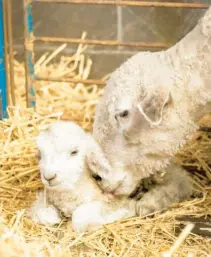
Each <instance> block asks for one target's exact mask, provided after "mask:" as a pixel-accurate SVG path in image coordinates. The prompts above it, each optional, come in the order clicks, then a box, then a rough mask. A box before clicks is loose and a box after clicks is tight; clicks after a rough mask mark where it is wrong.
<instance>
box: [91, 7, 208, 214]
mask: <svg viewBox="0 0 211 257" xmlns="http://www.w3.org/2000/svg"><path fill="white" fill-rule="evenodd" d="M210 111H211V7H210V8H209V9H208V11H206V13H205V15H204V17H203V18H202V19H201V20H200V21H199V22H198V24H197V25H196V27H195V28H194V29H193V30H192V31H191V32H190V33H189V34H188V35H186V36H185V37H184V38H183V39H182V40H181V41H180V42H178V43H177V44H176V45H175V46H173V47H171V48H170V49H168V50H166V51H160V52H155V53H151V52H140V53H138V54H137V55H135V56H133V57H131V58H130V59H129V60H127V61H126V62H125V63H123V64H122V65H121V66H120V67H119V68H118V69H117V70H116V71H115V72H114V73H113V74H112V75H111V78H110V79H109V81H108V83H107V86H106V88H105V92H104V95H103V97H102V98H101V100H100V102H99V104H98V106H97V110H96V116H95V122H94V131H93V137H94V138H95V140H96V141H97V142H98V143H99V145H100V146H101V148H102V151H103V152H104V154H105V157H106V158H107V159H108V161H109V162H110V164H111V166H112V167H113V169H112V170H111V171H110V172H109V173H108V175H107V176H106V177H105V176H104V174H103V173H101V171H100V170H99V173H98V175H100V176H102V180H101V181H99V185H100V187H101V188H102V189H104V190H105V191H108V192H112V193H114V194H115V195H129V194H131V193H132V192H133V191H134V190H135V188H136V187H137V186H138V184H139V183H140V181H141V180H142V179H143V178H146V177H149V176H152V177H153V179H154V180H155V181H157V182H158V185H157V186H155V187H154V188H153V189H152V190H150V191H149V192H148V193H146V194H144V196H143V197H142V199H140V202H139V204H138V208H139V214H140V215H143V214H148V213H151V212H152V211H158V210H160V209H163V208H166V207H168V206H169V205H171V204H172V203H174V202H179V201H182V200H184V199H185V198H187V197H188V196H190V195H191V191H192V186H191V182H190V180H189V178H188V176H187V174H186V173H185V171H184V170H183V169H182V168H181V167H180V166H178V165H176V164H175V163H174V156H175V154H176V153H177V151H178V150H179V149H180V148H181V147H182V146H183V145H184V144H185V143H186V142H187V140H189V139H190V138H191V136H192V135H193V134H194V132H195V131H196V130H197V129H198V125H197V121H198V120H199V119H200V118H201V117H202V116H203V115H204V114H206V113H208V112H210ZM113 175H115V178H116V179H114V178H113Z"/></svg>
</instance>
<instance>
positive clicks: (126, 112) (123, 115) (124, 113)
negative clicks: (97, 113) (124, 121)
mask: <svg viewBox="0 0 211 257" xmlns="http://www.w3.org/2000/svg"><path fill="white" fill-rule="evenodd" d="M128 114H129V111H127V110H125V111H123V112H122V113H120V114H119V116H120V117H121V118H126V117H127V116H128Z"/></svg>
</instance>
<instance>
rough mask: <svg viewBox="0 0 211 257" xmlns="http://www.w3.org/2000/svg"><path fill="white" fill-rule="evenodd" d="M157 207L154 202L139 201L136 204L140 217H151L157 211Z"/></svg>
mask: <svg viewBox="0 0 211 257" xmlns="http://www.w3.org/2000/svg"><path fill="white" fill-rule="evenodd" d="M156 209H157V208H156V206H155V205H154V203H153V202H147V201H144V200H139V201H138V202H137V203H136V214H137V215H138V216H140V217H143V216H146V215H150V214H152V213H154V212H155V211H156Z"/></svg>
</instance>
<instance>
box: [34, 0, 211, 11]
mask: <svg viewBox="0 0 211 257" xmlns="http://www.w3.org/2000/svg"><path fill="white" fill-rule="evenodd" d="M34 2H39V3H70V4H95V5H119V6H140V7H169V8H199V9H206V8H208V7H209V5H208V4H201V3H181V2H178V3H172V2H166V3H161V2H153V1H151V2H147V1H141V2H140V1H112V0H111V1H109V0H103V1H99V0H34Z"/></svg>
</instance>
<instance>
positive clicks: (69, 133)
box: [37, 121, 88, 189]
mask: <svg viewBox="0 0 211 257" xmlns="http://www.w3.org/2000/svg"><path fill="white" fill-rule="evenodd" d="M86 141H87V134H86V133H85V131H84V130H83V129H82V128H80V127H79V126H78V125H76V124H75V123H73V122H64V121H60V122H55V123H53V124H51V125H50V127H49V129H48V130H46V131H43V132H40V134H39V136H38V137H37V146H38V150H39V152H40V161H39V167H40V173H41V179H42V182H43V184H44V185H45V186H47V187H52V188H55V189H63V188H72V187H74V183H76V182H77V181H78V179H79V178H80V176H81V175H82V174H83V171H84V161H85V155H86V148H87V143H88V142H86Z"/></svg>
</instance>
